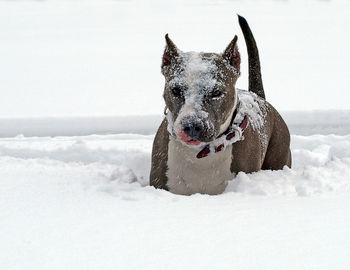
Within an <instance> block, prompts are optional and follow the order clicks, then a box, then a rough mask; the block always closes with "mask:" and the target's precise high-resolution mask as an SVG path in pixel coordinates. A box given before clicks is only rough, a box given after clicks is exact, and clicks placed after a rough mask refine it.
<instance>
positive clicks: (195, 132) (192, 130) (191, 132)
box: [182, 120, 204, 140]
mask: <svg viewBox="0 0 350 270" xmlns="http://www.w3.org/2000/svg"><path fill="white" fill-rule="evenodd" d="M182 130H183V131H184V132H185V134H186V135H187V136H190V137H191V138H193V139H196V140H198V139H200V138H201V136H202V134H203V130H204V125H203V123H202V122H201V121H200V120H192V121H188V120H187V121H183V122H182Z"/></svg>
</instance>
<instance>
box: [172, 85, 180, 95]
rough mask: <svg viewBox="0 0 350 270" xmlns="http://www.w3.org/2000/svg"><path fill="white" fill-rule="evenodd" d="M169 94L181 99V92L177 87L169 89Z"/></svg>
mask: <svg viewBox="0 0 350 270" xmlns="http://www.w3.org/2000/svg"><path fill="white" fill-rule="evenodd" d="M171 92H172V93H173V95H174V96H175V97H181V96H182V90H181V89H180V88H179V87H174V88H173V89H171Z"/></svg>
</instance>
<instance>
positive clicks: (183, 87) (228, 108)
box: [162, 35, 241, 146]
mask: <svg viewBox="0 0 350 270" xmlns="http://www.w3.org/2000/svg"><path fill="white" fill-rule="evenodd" d="M165 39H166V47H165V51H164V54H163V59H162V73H163V75H164V77H165V88H164V99H165V103H166V106H167V108H168V110H169V112H168V113H169V114H170V117H168V121H169V128H170V129H171V133H173V134H174V135H175V136H176V138H177V139H179V140H181V141H182V142H183V143H185V144H186V145H195V146H199V145H202V144H204V143H207V142H210V141H213V140H214V139H215V138H216V137H217V136H219V135H220V134H221V133H223V132H224V131H225V130H226V129H227V128H228V126H229V124H230V121H231V118H232V114H233V112H234V110H235V106H236V103H237V96H236V89H235V84H236V81H237V79H238V77H239V74H240V62H241V59H240V54H239V52H238V48H237V45H236V43H237V36H235V37H234V39H233V40H232V41H231V43H230V44H229V45H228V47H227V48H226V49H225V51H224V53H223V54H215V53H196V52H186V53H185V52H182V51H180V50H179V49H178V48H177V47H176V46H175V44H174V43H173V42H172V41H171V39H170V38H169V37H168V35H166V36H165Z"/></svg>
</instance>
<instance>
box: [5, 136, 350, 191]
mask: <svg viewBox="0 0 350 270" xmlns="http://www.w3.org/2000/svg"><path fill="white" fill-rule="evenodd" d="M152 141H153V135H149V136H146V135H132V134H120V135H104V136H103V135H91V136H83V137H56V138H48V137H41V138H35V137H33V138H25V137H22V136H17V137H15V138H7V139H1V140H0V162H1V164H2V166H1V167H2V171H1V172H0V175H1V174H3V173H4V172H5V170H4V168H9V171H11V170H10V168H12V167H15V168H17V169H15V170H12V173H13V175H12V177H14V178H15V177H16V175H17V174H18V173H19V172H21V171H25V172H26V174H27V175H28V174H32V177H30V179H35V178H36V176H35V175H36V173H37V174H38V176H39V175H42V171H46V170H48V168H50V169H49V170H50V171H54V170H55V166H57V167H56V173H57V176H56V177H57V180H58V181H61V180H60V179H61V178H60V177H59V176H60V175H61V174H62V173H64V172H66V171H67V170H69V171H70V172H71V173H73V172H76V176H75V177H74V178H76V179H77V180H74V181H75V182H80V183H81V184H83V185H88V186H90V187H92V188H93V187H96V186H99V185H102V186H105V185H108V186H110V187H109V190H110V191H111V192H112V190H113V189H115V190H118V189H119V184H120V185H124V184H126V183H129V184H130V183H134V184H133V185H131V186H130V187H129V188H128V191H131V190H132V191H141V190H142V188H143V187H145V186H147V185H148V184H149V180H148V176H149V171H150V163H151V160H150V153H151V147H152ZM291 147H292V157H293V168H292V169H289V168H287V167H286V168H284V170H281V171H260V172H256V173H252V174H245V173H239V174H238V175H237V177H236V178H235V179H234V180H233V181H231V182H230V184H229V186H228V187H227V189H226V192H227V193H229V192H235V193H243V194H249V195H271V196H274V195H296V196H309V195H313V194H322V193H329V192H336V193H349V192H350V179H349V178H348V175H349V174H350V135H347V136H336V135H327V136H325V135H313V136H297V135H293V136H292V146H291ZM14 164H16V165H14ZM21 166H22V167H21ZM37 168H40V169H39V170H37V171H36V169H37ZM87 171H88V172H89V177H88V178H85V177H81V175H84V173H86V172H87ZM1 178H2V179H6V178H8V175H7V177H5V175H2V177H1ZM28 178H29V177H28ZM63 178H64V177H63ZM63 178H62V179H63ZM68 179H69V177H67V181H69V180H68ZM88 179H90V180H93V181H92V182H91V183H90V184H88V183H89V181H90V180H88ZM71 181H73V180H71ZM132 187H133V188H132ZM150 189H151V188H150ZM142 192H143V191H142ZM157 192H158V191H156V190H154V191H153V193H157ZM151 196H153V195H151Z"/></svg>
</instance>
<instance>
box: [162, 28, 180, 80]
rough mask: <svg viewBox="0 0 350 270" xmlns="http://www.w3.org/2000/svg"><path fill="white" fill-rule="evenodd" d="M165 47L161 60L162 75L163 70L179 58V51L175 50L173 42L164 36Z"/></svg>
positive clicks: (167, 36)
mask: <svg viewBox="0 0 350 270" xmlns="http://www.w3.org/2000/svg"><path fill="white" fill-rule="evenodd" d="M165 41H166V46H165V50H164V53H163V59H162V72H163V74H164V72H165V69H166V68H167V67H168V66H169V65H170V64H171V63H172V62H173V61H174V59H175V58H176V57H177V56H179V50H178V49H177V47H176V45H175V44H174V42H173V41H172V40H171V39H170V38H169V35H168V34H166V35H165Z"/></svg>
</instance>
